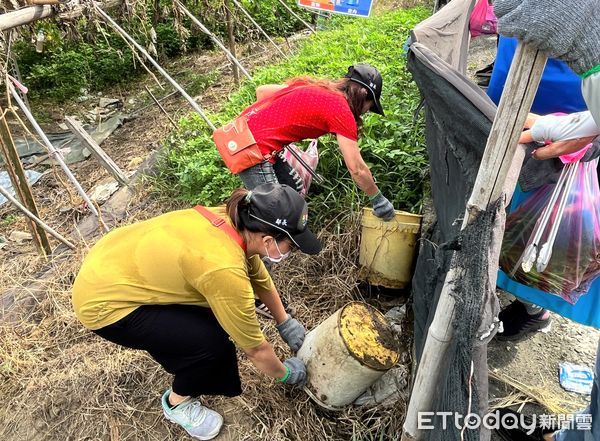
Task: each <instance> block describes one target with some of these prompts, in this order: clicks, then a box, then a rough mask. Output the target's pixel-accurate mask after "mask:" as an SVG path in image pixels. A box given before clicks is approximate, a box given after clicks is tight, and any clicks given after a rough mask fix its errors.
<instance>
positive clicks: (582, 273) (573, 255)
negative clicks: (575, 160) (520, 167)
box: [500, 160, 600, 304]
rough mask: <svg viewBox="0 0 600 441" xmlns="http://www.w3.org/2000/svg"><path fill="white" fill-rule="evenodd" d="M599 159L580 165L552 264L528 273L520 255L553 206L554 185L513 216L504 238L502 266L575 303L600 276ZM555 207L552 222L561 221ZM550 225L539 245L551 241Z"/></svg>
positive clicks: (528, 282)
mask: <svg viewBox="0 0 600 441" xmlns="http://www.w3.org/2000/svg"><path fill="white" fill-rule="evenodd" d="M597 164H598V161H597V160H594V161H590V162H583V163H579V164H577V165H576V167H577V173H576V175H575V181H574V183H573V186H572V188H571V192H570V193H569V196H568V199H567V204H566V207H565V210H564V213H563V216H562V220H561V221H560V227H559V229H558V234H557V236H556V241H555V242H554V246H553V247H552V255H551V258H550V261H549V263H548V266H547V267H546V269H545V270H544V271H543V272H541V273H540V272H538V271H537V269H536V265H533V268H532V269H531V271H530V272H528V273H526V272H524V271H523V269H522V268H521V264H520V262H521V256H522V255H523V252H524V251H525V249H526V248H527V246H528V245H529V244H530V241H531V239H532V237H531V236H532V231H533V229H534V227H535V225H536V224H537V223H538V222H539V220H540V218H541V213H542V211H543V209H544V208H545V207H546V206H547V205H548V203H549V199H550V196H551V194H552V191H553V190H554V184H550V185H545V186H543V187H541V188H540V189H538V190H537V191H536V192H535V193H534V194H533V195H532V196H531V197H530V198H529V199H528V200H526V201H525V202H524V203H523V204H522V205H521V206H520V207H519V208H518V209H517V210H515V211H513V212H512V213H511V214H509V215H508V217H507V219H506V230H505V233H504V240H503V242H502V252H501V255H500V267H501V268H502V270H504V272H506V273H507V274H510V276H511V278H513V279H514V280H516V281H518V282H520V283H523V284H525V285H528V286H531V287H533V288H537V289H540V290H542V291H545V292H548V293H551V294H555V295H558V296H560V297H562V298H563V299H565V300H566V301H568V302H569V303H571V304H575V303H576V302H577V300H578V299H579V297H580V296H581V295H583V294H585V293H586V292H587V290H588V288H589V286H590V284H591V283H592V281H593V280H594V279H595V278H596V277H597V276H598V275H599V274H600V189H599V188H598V174H597V172H596V166H597ZM556 211H557V207H556V206H555V208H554V210H553V212H552V214H551V217H550V222H549V223H548V225H549V226H550V225H552V224H553V223H554V222H556V221H557V216H556ZM549 229H550V228H547V229H546V231H545V233H544V235H543V236H542V239H541V240H540V244H543V243H545V242H546V240H547V236H548V231H549Z"/></svg>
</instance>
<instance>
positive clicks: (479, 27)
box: [469, 0, 498, 37]
mask: <svg viewBox="0 0 600 441" xmlns="http://www.w3.org/2000/svg"><path fill="white" fill-rule="evenodd" d="M497 31H498V19H497V18H496V14H494V8H493V7H492V5H490V4H489V2H488V0H479V1H478V2H477V4H476V5H475V7H474V8H473V12H471V17H470V18H469V32H470V33H471V37H479V36H480V35H486V34H496V33H498V32H497Z"/></svg>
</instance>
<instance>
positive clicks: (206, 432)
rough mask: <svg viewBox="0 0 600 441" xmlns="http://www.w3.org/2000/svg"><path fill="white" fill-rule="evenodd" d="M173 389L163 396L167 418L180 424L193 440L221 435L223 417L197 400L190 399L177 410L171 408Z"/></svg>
mask: <svg viewBox="0 0 600 441" xmlns="http://www.w3.org/2000/svg"><path fill="white" fill-rule="evenodd" d="M170 394H171V389H169V390H167V391H166V392H165V393H164V395H163V396H162V400H161V402H162V407H163V412H164V414H165V418H166V419H168V420H169V421H171V422H173V423H176V424H179V425H180V426H181V427H183V428H184V429H185V431H186V432H187V433H188V434H189V435H190V436H191V437H193V438H196V439H199V440H209V439H213V438H214V437H216V436H217V435H218V434H219V430H221V426H222V425H223V417H222V416H221V415H219V413H218V412H215V411H214V410H211V409H209V408H208V407H205V406H203V405H202V404H201V403H200V401H198V400H197V399H195V398H188V399H187V400H185V401H184V402H182V403H181V404H179V405H177V407H175V408H173V409H172V408H171V406H169V395H170Z"/></svg>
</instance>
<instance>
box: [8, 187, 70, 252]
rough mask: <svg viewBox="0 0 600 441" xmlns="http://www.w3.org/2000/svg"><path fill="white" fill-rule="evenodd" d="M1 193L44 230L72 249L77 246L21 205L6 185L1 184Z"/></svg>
mask: <svg viewBox="0 0 600 441" xmlns="http://www.w3.org/2000/svg"><path fill="white" fill-rule="evenodd" d="M0 194H1V195H2V196H4V197H5V198H6V199H8V200H9V201H10V202H11V203H12V204H14V206H15V207H17V208H18V209H19V210H21V211H22V212H23V213H24V214H25V215H26V216H27V217H28V218H29V219H30V220H32V221H33V222H35V223H36V224H37V225H39V226H40V227H41V228H42V229H43V230H44V231H47V232H48V233H50V234H51V235H52V236H54V237H55V238H56V239H58V240H59V241H61V242H62V243H64V244H65V245H66V246H68V247H69V248H71V249H74V248H75V245H73V244H72V243H71V242H69V241H68V240H67V239H65V238H64V237H63V236H61V235H60V233H58V232H56V231H55V230H54V229H52V227H50V226H49V225H47V224H45V223H44V222H43V221H42V220H41V219H40V218H39V217H37V216H36V215H35V214H33V213H32V212H31V211H29V210H28V209H27V208H26V207H25V206H23V205H21V203H20V202H19V201H18V200H16V199H15V198H14V197H12V195H11V194H10V193H9V192H8V191H6V189H5V188H4V187H2V186H1V185H0Z"/></svg>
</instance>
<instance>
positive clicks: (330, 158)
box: [160, 8, 428, 217]
mask: <svg viewBox="0 0 600 441" xmlns="http://www.w3.org/2000/svg"><path fill="white" fill-rule="evenodd" d="M427 14H428V12H427V11H426V10H425V9H423V8H415V9H411V10H398V11H394V12H390V13H386V14H383V15H379V16H376V17H372V18H369V19H352V18H346V17H336V18H334V19H333V20H332V21H331V24H330V27H331V30H328V31H323V32H319V33H318V34H317V35H314V36H312V37H310V38H309V39H308V40H307V41H306V43H305V44H304V45H303V47H302V48H301V49H300V51H299V52H298V53H297V55H295V56H293V57H291V58H290V59H288V60H285V61H282V62H281V63H279V64H276V65H271V66H269V67H266V68H264V69H261V70H259V71H258V72H255V73H254V78H255V82H256V84H265V83H281V82H283V81H284V80H285V79H287V78H291V77H294V76H298V75H307V74H308V75H314V76H318V77H325V78H337V77H340V76H342V75H343V74H345V72H346V69H347V67H348V66H349V65H351V64H352V63H354V62H358V61H361V62H368V63H371V64H373V65H375V66H377V68H378V69H380V71H381V72H382V75H383V79H384V86H383V97H382V103H383V106H384V108H385V111H386V116H385V117H380V116H378V115H374V114H367V115H366V117H365V122H364V126H363V129H362V134H361V137H360V141H359V142H360V145H361V148H362V154H363V157H364V158H365V161H366V162H367V163H368V164H369V166H370V167H371V170H372V171H373V174H374V176H375V178H376V180H377V182H378V184H379V186H380V188H381V190H382V191H383V192H384V194H385V195H386V196H387V197H388V198H389V199H390V200H391V201H392V202H393V203H394V206H395V207H396V208H400V209H408V210H412V211H414V210H418V209H419V208H420V207H419V206H420V202H421V200H422V196H423V181H424V180H425V175H426V172H425V171H426V158H425V152H424V138H423V124H422V122H421V120H417V121H416V122H415V121H414V116H413V114H414V111H415V109H416V108H417V106H418V103H419V99H420V98H419V94H418V91H417V89H416V86H415V85H414V84H413V83H412V81H411V79H410V75H409V73H408V72H407V71H406V68H405V64H406V60H405V58H404V55H403V53H402V52H403V50H402V46H403V44H404V41H405V40H406V38H407V36H408V32H409V30H410V29H412V27H414V26H415V25H416V24H417V23H418V22H419V21H421V20H423V19H424V18H425V17H426V16H427ZM254 89H255V84H251V83H248V82H247V83H245V84H243V85H242V87H241V88H240V90H239V91H237V92H236V93H235V94H233V95H232V96H231V97H230V99H229V100H228V102H227V103H226V104H225V105H224V108H223V109H222V110H221V111H220V112H219V113H218V114H216V115H211V116H210V117H211V119H212V120H213V121H214V122H215V124H224V123H226V122H228V121H230V120H231V119H233V118H234V117H235V116H236V115H237V114H238V113H239V112H240V111H241V110H242V109H243V108H244V107H245V106H247V105H248V104H250V103H251V102H252V101H253V100H254ZM166 144H167V153H166V156H165V158H164V160H163V161H162V164H161V169H162V173H161V182H160V183H161V187H163V188H168V189H169V190H170V191H172V192H173V194H174V195H175V197H179V198H183V199H184V200H186V201H188V202H191V203H196V202H200V203H203V204H207V205H211V204H218V203H220V202H222V201H223V200H224V199H225V198H226V197H227V195H228V194H229V193H230V191H231V190H232V189H233V188H235V187H236V186H239V185H240V181H239V179H238V178H237V177H236V176H234V175H231V174H230V173H229V172H228V170H227V169H226V168H225V167H224V165H223V164H222V161H221V159H220V157H219V155H218V153H217V150H216V148H215V146H214V144H213V142H212V139H211V133H210V130H209V129H208V128H207V127H206V125H205V124H204V123H203V121H202V120H201V119H200V117H198V116H197V115H193V116H190V117H188V118H184V119H182V120H181V121H180V127H179V129H178V130H177V131H176V133H174V134H173V135H172V136H171V137H170V138H169V139H168V140H167V142H166ZM320 155H321V157H320V163H319V167H318V171H319V173H320V174H322V175H323V176H324V177H325V178H326V183H325V184H324V185H322V186H317V185H314V184H313V187H311V194H310V199H311V201H313V204H312V206H313V207H318V210H319V212H320V213H319V214H320V215H321V216H324V217H330V216H332V215H335V214H336V213H339V212H343V211H348V210H350V209H354V208H356V207H357V206H358V204H365V203H366V197H365V196H364V195H363V194H362V193H361V192H360V191H359V190H358V189H357V188H356V186H355V185H354V183H353V182H352V180H351V178H350V176H349V173H348V171H347V169H346V167H345V166H344V164H343V161H342V157H341V155H340V153H339V151H338V148H337V144H336V143H335V141H334V139H333V138H332V137H324V138H322V139H321V140H320Z"/></svg>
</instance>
